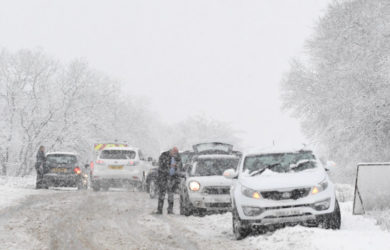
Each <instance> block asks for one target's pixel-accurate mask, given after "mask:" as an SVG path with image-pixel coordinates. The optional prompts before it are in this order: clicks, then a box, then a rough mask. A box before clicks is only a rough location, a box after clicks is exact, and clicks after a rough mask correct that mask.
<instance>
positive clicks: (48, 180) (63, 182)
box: [43, 174, 79, 187]
mask: <svg viewBox="0 0 390 250" xmlns="http://www.w3.org/2000/svg"><path fill="white" fill-rule="evenodd" d="M78 182H79V176H77V175H59V174H45V175H44V176H43V183H44V184H45V185H47V186H55V187H76V186H77V184H78Z"/></svg>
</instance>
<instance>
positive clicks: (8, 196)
mask: <svg viewBox="0 0 390 250" xmlns="http://www.w3.org/2000/svg"><path fill="white" fill-rule="evenodd" d="M34 188H35V176H28V177H5V176H0V210H1V209H2V208H5V207H8V206H12V205H15V204H17V203H18V202H20V201H21V200H23V199H24V198H25V197H27V196H29V195H33V194H39V193H40V192H41V190H35V189H34Z"/></svg>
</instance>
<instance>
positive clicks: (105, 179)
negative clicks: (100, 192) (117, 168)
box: [92, 176, 142, 187]
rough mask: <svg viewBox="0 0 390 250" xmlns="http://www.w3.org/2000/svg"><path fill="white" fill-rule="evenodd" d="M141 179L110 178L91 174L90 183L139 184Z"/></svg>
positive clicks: (115, 185)
mask: <svg viewBox="0 0 390 250" xmlns="http://www.w3.org/2000/svg"><path fill="white" fill-rule="evenodd" d="M141 183H142V180H140V179H138V178H130V177H125V178H116V177H115V178H112V177H107V176H106V177H101V176H93V180H92V185H100V186H109V187H124V186H127V185H139V184H141Z"/></svg>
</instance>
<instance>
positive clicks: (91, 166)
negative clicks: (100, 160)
mask: <svg viewBox="0 0 390 250" xmlns="http://www.w3.org/2000/svg"><path fill="white" fill-rule="evenodd" d="M93 165H94V164H93V161H91V164H89V166H90V168H91V171H92V170H93Z"/></svg>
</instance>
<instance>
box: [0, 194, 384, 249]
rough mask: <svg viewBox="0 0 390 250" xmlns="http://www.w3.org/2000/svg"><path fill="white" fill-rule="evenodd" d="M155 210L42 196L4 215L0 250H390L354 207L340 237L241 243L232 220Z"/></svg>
mask: <svg viewBox="0 0 390 250" xmlns="http://www.w3.org/2000/svg"><path fill="white" fill-rule="evenodd" d="M176 205H177V202H176ZM155 207H156V200H150V199H149V198H148V195H147V194H145V193H138V192H125V191H111V192H98V193H95V192H91V191H83V192H77V191H74V190H40V191H36V193H35V194H29V196H27V198H26V199H24V200H23V201H21V202H20V203H19V204H17V205H13V206H9V207H6V208H2V209H0V249H286V248H289V249H390V233H388V232H385V231H382V230H381V229H380V228H379V227H378V226H376V225H375V221H374V220H370V219H367V218H364V217H361V216H352V215H351V211H350V209H351V204H350V203H346V204H342V210H343V224H342V229H341V230H340V231H327V230H323V229H316V228H314V229H313V228H304V227H299V226H298V227H293V228H286V229H283V230H278V231H276V232H275V233H272V234H268V235H257V236H251V237H248V238H247V239H245V240H242V241H235V240H233V234H232V232H231V215H230V214H223V215H211V216H206V217H203V218H200V217H183V216H180V215H172V216H168V215H166V214H164V215H163V216H158V215H152V214H151V211H153V210H154V209H155ZM175 209H176V211H175V212H176V213H177V212H178V211H177V206H176V207H175Z"/></svg>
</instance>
